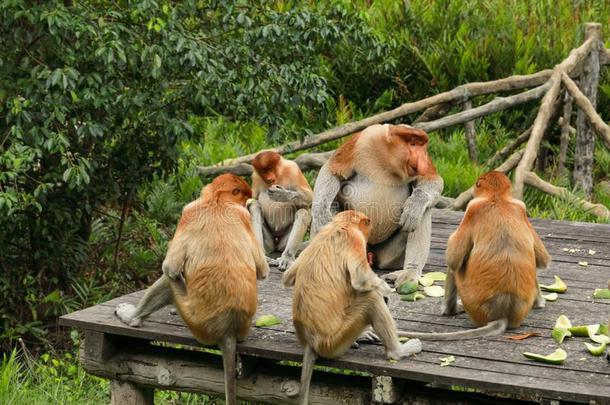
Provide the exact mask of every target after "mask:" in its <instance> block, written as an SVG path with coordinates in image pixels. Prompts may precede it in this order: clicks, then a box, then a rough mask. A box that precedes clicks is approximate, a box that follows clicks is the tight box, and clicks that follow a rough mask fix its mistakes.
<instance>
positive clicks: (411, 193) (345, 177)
mask: <svg viewBox="0 0 610 405" xmlns="http://www.w3.org/2000/svg"><path fill="white" fill-rule="evenodd" d="M427 147H428V135H427V134H426V133H425V132H424V131H422V130H420V129H416V128H411V127H409V126H405V125H389V124H385V125H372V126H370V127H368V128H366V129H364V130H363V131H362V132H360V133H357V134H355V135H353V136H352V137H351V139H350V140H348V141H347V142H346V143H344V144H343V145H342V146H341V147H340V148H339V149H337V151H336V152H335V154H334V155H333V156H332V157H331V158H330V160H329V161H328V162H327V163H326V164H325V165H324V166H323V167H322V168H321V169H320V172H319V174H318V177H317V179H316V183H315V185H314V198H313V205H312V216H313V220H312V227H311V235H312V236H313V235H315V234H316V233H317V232H318V231H319V230H320V228H321V227H322V226H324V225H325V224H327V223H328V222H330V220H331V218H332V217H333V215H334V214H335V213H336V212H337V211H343V210H347V209H353V210H357V211H361V212H363V213H365V214H366V215H367V216H368V217H369V218H370V219H371V235H370V237H369V241H368V244H369V247H368V248H369V251H370V252H371V253H372V255H373V257H374V265H375V267H377V268H379V269H394V270H396V269H401V270H400V271H395V272H393V273H390V274H389V275H388V276H389V277H388V280H390V281H392V280H393V281H395V284H396V285H400V284H402V283H403V282H405V281H415V280H417V279H419V277H420V276H421V271H422V269H423V267H424V264H425V263H426V260H427V258H428V253H429V249H430V239H431V227H432V213H431V208H432V207H433V206H434V204H435V202H436V200H437V199H438V197H439V196H440V194H441V192H442V190H443V180H442V178H441V177H440V176H439V175H438V174H437V173H436V169H435V167H434V165H433V164H432V161H431V159H430V156H429V155H428V150H427Z"/></svg>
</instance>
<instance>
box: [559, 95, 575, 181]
mask: <svg viewBox="0 0 610 405" xmlns="http://www.w3.org/2000/svg"><path fill="white" fill-rule="evenodd" d="M572 103H573V98H572V96H570V93H569V92H568V91H566V94H565V98H564V100H563V116H562V121H561V135H560V138H559V158H558V162H557V174H558V175H559V176H563V175H564V174H565V171H566V159H567V157H568V145H569V143H570V120H571V119H572Z"/></svg>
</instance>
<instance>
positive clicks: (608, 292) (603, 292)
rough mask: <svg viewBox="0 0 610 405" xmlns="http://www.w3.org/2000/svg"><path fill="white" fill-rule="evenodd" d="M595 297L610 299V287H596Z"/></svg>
mask: <svg viewBox="0 0 610 405" xmlns="http://www.w3.org/2000/svg"><path fill="white" fill-rule="evenodd" d="M593 298H597V299H600V300H610V289H608V288H596V289H595V291H594V292H593Z"/></svg>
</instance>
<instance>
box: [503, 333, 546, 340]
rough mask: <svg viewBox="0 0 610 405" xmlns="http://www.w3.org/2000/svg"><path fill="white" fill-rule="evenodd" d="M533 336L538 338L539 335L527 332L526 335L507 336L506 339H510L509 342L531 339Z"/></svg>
mask: <svg viewBox="0 0 610 405" xmlns="http://www.w3.org/2000/svg"><path fill="white" fill-rule="evenodd" d="M534 336H540V333H538V332H527V333H523V334H521V335H513V336H508V338H509V339H511V340H523V339H527V338H531V337H534Z"/></svg>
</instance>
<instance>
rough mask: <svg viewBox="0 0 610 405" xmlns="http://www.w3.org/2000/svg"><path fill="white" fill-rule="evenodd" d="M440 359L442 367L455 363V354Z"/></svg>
mask: <svg viewBox="0 0 610 405" xmlns="http://www.w3.org/2000/svg"><path fill="white" fill-rule="evenodd" d="M438 359H439V360H440V361H441V367H446V366H450V365H451V364H452V363H455V357H453V356H447V357H439V358H438Z"/></svg>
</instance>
